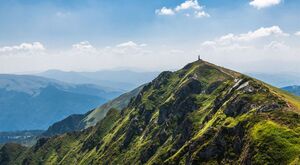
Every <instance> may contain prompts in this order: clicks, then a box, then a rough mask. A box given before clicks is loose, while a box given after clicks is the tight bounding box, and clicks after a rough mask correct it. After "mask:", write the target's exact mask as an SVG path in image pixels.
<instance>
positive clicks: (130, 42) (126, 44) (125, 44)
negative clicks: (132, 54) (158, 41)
mask: <svg viewBox="0 0 300 165" xmlns="http://www.w3.org/2000/svg"><path fill="white" fill-rule="evenodd" d="M145 46H147V44H137V43H135V42H133V41H128V42H124V43H121V44H118V45H116V47H119V48H122V47H123V48H124V47H131V48H134V47H145Z"/></svg>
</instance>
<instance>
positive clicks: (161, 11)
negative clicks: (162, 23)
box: [155, 7, 175, 15]
mask: <svg viewBox="0 0 300 165" xmlns="http://www.w3.org/2000/svg"><path fill="white" fill-rule="evenodd" d="M155 13H156V14H157V15H174V14H175V12H174V11H173V10H172V9H168V8H166V7H163V8H161V9H157V10H156V11H155Z"/></svg>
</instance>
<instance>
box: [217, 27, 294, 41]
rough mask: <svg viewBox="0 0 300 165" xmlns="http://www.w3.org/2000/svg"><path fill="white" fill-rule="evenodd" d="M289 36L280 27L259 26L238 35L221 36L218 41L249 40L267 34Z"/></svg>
mask: <svg viewBox="0 0 300 165" xmlns="http://www.w3.org/2000/svg"><path fill="white" fill-rule="evenodd" d="M271 35H274V36H289V34H287V33H284V32H283V31H282V30H281V29H280V27H278V26H272V27H266V28H265V27H261V28H259V29H257V30H255V31H249V32H248V33H243V34H239V35H234V34H232V33H230V34H227V35H225V36H222V37H220V38H219V39H218V41H219V42H223V43H224V42H225V43H226V42H232V41H251V40H255V39H259V38H263V37H268V36H271Z"/></svg>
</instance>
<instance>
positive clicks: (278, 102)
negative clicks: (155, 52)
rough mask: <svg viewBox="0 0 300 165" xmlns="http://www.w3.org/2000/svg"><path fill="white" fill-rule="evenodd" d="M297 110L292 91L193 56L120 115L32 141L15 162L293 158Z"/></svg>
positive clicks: (297, 150)
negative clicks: (81, 129) (196, 59)
mask: <svg viewBox="0 0 300 165" xmlns="http://www.w3.org/2000/svg"><path fill="white" fill-rule="evenodd" d="M298 112H299V100H298V98H297V97H294V96H292V95H289V94H287V93H285V92H282V91H281V90H278V89H276V88H274V87H271V86H269V85H266V84H264V83H262V82H260V81H257V80H255V79H252V78H249V77H247V76H244V75H241V74H239V73H236V72H233V71H230V70H227V69H225V68H220V67H217V66H215V65H212V64H209V63H206V62H203V61H197V62H194V63H191V64H189V65H187V66H186V67H184V68H183V69H182V70H179V71H177V72H164V73H162V74H161V75H160V76H159V77H158V78H156V79H155V80H154V81H152V82H151V83H150V84H148V85H147V86H145V87H144V88H143V90H142V92H141V93H140V94H139V95H138V96H137V98H136V99H135V100H133V101H132V102H131V103H130V104H129V106H128V107H127V108H126V109H125V110H123V111H122V113H121V115H120V116H119V115H116V114H117V113H116V112H115V113H109V114H108V115H107V117H105V118H104V120H102V121H101V122H100V123H99V124H97V126H95V127H92V128H90V129H88V130H85V131H83V132H81V133H73V134H65V135H62V136H58V137H55V138H51V139H49V140H47V141H46V142H45V143H40V144H37V145H36V146H35V147H33V148H31V149H30V150H28V151H27V152H26V153H24V154H23V155H22V156H19V157H18V159H17V161H16V162H13V163H15V164H18V163H19V164H20V163H22V162H23V163H24V162H27V163H30V164H38V163H41V162H43V163H45V162H46V164H72V163H76V164H163V163H165V164H179V163H180V164H185V163H195V164H198V163H199V162H201V163H205V164H247V163H250V162H251V163H252V164H289V163H293V164H297V163H300V162H299V159H300V157H299V155H300V144H299V143H300V142H299V137H300V117H299V114H298ZM116 116H117V117H116Z"/></svg>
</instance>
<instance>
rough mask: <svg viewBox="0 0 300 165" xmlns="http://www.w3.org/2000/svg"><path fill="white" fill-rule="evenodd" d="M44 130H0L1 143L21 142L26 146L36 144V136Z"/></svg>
mask: <svg viewBox="0 0 300 165" xmlns="http://www.w3.org/2000/svg"><path fill="white" fill-rule="evenodd" d="M43 132H44V131H42V130H31V131H15V132H0V144H4V143H19V144H22V145H24V146H32V145H34V144H35V142H36V140H37V139H36V138H37V137H38V136H40V135H41V134H42V133H43ZM0 164H1V163H0Z"/></svg>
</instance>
